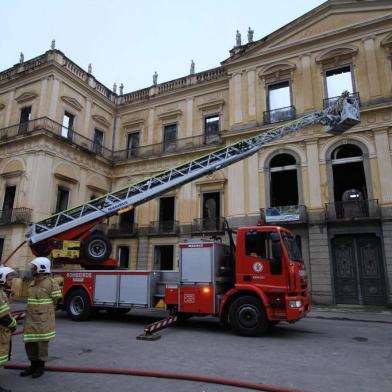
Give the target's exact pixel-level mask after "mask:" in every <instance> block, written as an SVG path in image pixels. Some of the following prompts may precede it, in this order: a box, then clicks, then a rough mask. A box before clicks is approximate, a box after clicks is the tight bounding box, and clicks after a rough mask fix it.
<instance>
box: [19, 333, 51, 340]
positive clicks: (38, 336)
mask: <svg viewBox="0 0 392 392" xmlns="http://www.w3.org/2000/svg"><path fill="white" fill-rule="evenodd" d="M55 336H56V332H55V331H53V332H47V333H25V334H24V335H23V340H24V341H25V342H34V341H37V340H48V339H52V338H54V337H55Z"/></svg>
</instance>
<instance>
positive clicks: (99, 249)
mask: <svg viewBox="0 0 392 392" xmlns="http://www.w3.org/2000/svg"><path fill="white" fill-rule="evenodd" d="M111 252H112V244H111V243H110V241H109V239H108V238H107V237H106V236H105V235H104V234H98V233H97V234H92V235H91V237H89V238H87V240H86V241H84V242H83V254H84V255H85V256H86V258H87V259H88V260H89V261H92V262H96V263H99V262H101V261H104V260H106V259H107V258H108V257H109V256H110V253H111Z"/></svg>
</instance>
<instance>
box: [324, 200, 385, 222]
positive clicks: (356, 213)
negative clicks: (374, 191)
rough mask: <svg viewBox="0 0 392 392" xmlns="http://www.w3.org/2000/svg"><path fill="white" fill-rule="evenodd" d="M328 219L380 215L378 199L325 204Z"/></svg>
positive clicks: (349, 218) (377, 216)
mask: <svg viewBox="0 0 392 392" xmlns="http://www.w3.org/2000/svg"><path fill="white" fill-rule="evenodd" d="M325 207H326V208H325V209H326V215H327V216H326V217H327V220H328V221H335V220H357V219H370V218H373V219H374V218H379V217H380V207H379V204H378V199H370V200H350V201H335V202H334V203H328V204H326V205H325Z"/></svg>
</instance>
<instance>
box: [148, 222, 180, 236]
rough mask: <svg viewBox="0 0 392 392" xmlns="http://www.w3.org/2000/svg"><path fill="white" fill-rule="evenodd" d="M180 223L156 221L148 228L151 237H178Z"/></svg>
mask: <svg viewBox="0 0 392 392" xmlns="http://www.w3.org/2000/svg"><path fill="white" fill-rule="evenodd" d="M179 229H180V227H179V225H178V221H154V222H150V225H149V226H148V228H147V233H148V234H149V235H176V234H178V232H179Z"/></svg>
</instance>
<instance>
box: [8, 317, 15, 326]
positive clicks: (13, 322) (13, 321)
mask: <svg viewBox="0 0 392 392" xmlns="http://www.w3.org/2000/svg"><path fill="white" fill-rule="evenodd" d="M14 327H16V320H15V319H12V321H11V323H10V325H9V326H8V328H14Z"/></svg>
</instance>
